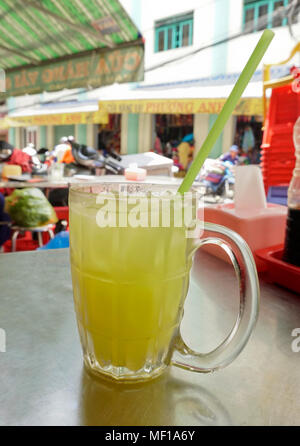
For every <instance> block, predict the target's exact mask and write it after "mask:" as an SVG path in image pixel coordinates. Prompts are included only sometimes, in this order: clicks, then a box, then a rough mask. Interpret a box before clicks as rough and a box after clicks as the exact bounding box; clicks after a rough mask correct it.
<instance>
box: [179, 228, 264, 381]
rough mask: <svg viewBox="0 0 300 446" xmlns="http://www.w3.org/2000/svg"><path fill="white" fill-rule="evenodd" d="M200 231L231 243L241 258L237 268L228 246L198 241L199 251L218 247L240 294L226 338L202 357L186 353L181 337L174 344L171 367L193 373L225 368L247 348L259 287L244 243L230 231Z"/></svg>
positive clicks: (210, 239)
mask: <svg viewBox="0 0 300 446" xmlns="http://www.w3.org/2000/svg"><path fill="white" fill-rule="evenodd" d="M204 230H205V231H208V232H214V233H216V234H222V235H225V236H226V237H227V238H229V239H230V240H231V242H233V244H234V245H235V247H236V248H237V250H238V253H239V256H240V257H241V264H240V263H239V261H238V260H237V257H236V255H235V253H234V252H233V250H232V249H231V247H230V245H229V243H227V242H226V241H224V240H223V239H221V238H214V237H207V238H204V239H202V240H199V242H198V243H197V247H196V248H195V250H197V249H198V248H199V247H201V246H204V245H207V244H213V245H217V246H220V247H221V248H222V249H223V250H224V251H225V252H226V254H227V255H228V256H229V258H230V260H231V262H232V264H233V267H234V270H235V274H236V277H237V279H238V284H239V290H240V306H239V313H238V316H237V319H236V322H235V324H234V326H233V328H232V330H231V332H230V334H229V335H228V336H227V338H226V339H225V340H224V341H223V342H222V343H221V344H220V345H219V346H218V347H217V348H215V349H214V350H212V351H211V352H209V353H206V354H202V353H198V352H195V351H194V350H192V349H190V348H189V347H188V346H187V345H186V344H185V342H184V340H183V339H182V337H181V334H180V330H179V333H178V336H177V339H176V340H175V349H174V353H173V356H172V359H171V364H173V365H175V366H176V367H180V368H183V369H186V370H190V371H193V372H202V373H209V372H213V371H215V370H218V369H221V368H223V367H226V366H227V365H228V364H230V363H231V362H232V361H234V359H235V358H236V357H237V356H238V355H239V354H240V353H241V351H242V350H243V348H244V347H245V345H246V344H247V342H248V340H249V337H250V335H251V333H252V330H253V328H254V326H255V323H256V320H257V317H258V308H259V283H258V277H257V271H256V266H255V262H254V259H253V256H252V253H251V251H250V248H249V247H248V245H247V243H246V242H245V240H243V239H242V237H241V236H240V235H239V234H237V233H236V232H233V231H231V230H230V229H228V228H226V227H224V226H220V225H216V224H213V223H204Z"/></svg>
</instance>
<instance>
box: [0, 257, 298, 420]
mask: <svg viewBox="0 0 300 446" xmlns="http://www.w3.org/2000/svg"><path fill="white" fill-rule="evenodd" d="M0 283H1V286H0V303H1V306H0V308H1V311H0V327H1V328H2V329H4V330H5V332H6V352H5V353H4V352H0V388H1V392H0V424H1V425H104V426H109V425H111V426H112V425H115V426H118V425H119V426H131V425H156V426H160V425H161V426H164V425H174V426H176V425H184V426H194V425H299V424H300V373H299V368H300V362H299V360H300V352H299V353H295V352H293V351H292V348H291V344H292V341H293V340H294V339H295V338H293V337H292V336H291V333H292V330H293V329H294V328H297V327H300V296H299V295H296V294H293V293H290V292H288V291H286V290H284V289H281V288H279V287H276V286H274V285H271V284H268V283H267V282H264V281H261V309H260V317H259V321H258V324H257V326H256V329H255V332H254V333H253V335H252V337H251V339H250V341H249V343H248V345H247V346H246V348H245V350H244V351H243V352H242V354H241V355H240V356H239V357H238V358H237V359H236V360H235V362H234V363H233V364H231V365H230V366H228V367H227V368H226V369H224V370H221V371H218V372H216V373H214V374H207V375H201V374H196V373H191V372H188V371H184V370H181V369H177V368H175V367H171V368H169V371H168V372H167V373H166V374H165V375H163V376H162V377H161V378H160V379H158V380H156V381H152V382H149V383H148V384H139V385H126V386H125V385H112V384H109V383H108V382H106V381H100V380H94V379H92V378H90V376H89V375H87V374H86V372H85V371H84V369H83V364H82V355H81V347H80V344H79V337H78V334H77V326H76V321H75V314H74V309H73V301H72V288H71V279H70V272H69V252H68V250H54V251H39V252H24V253H13V254H0ZM237 308H238V295H237V285H236V283H235V282H234V274H233V272H232V269H231V267H230V266H229V265H227V264H225V263H224V262H222V261H220V260H218V259H216V258H214V257H212V256H210V255H209V254H206V253H204V252H202V253H200V252H198V253H197V255H196V258H195V263H194V267H193V271H192V280H191V287H190V291H189V294H188V298H187V301H186V306H185V316H184V320H183V328H182V332H183V336H184V338H185V339H186V340H189V341H188V342H189V343H190V345H191V346H192V347H193V348H198V349H199V350H201V351H203V352H205V351H208V350H210V349H211V348H213V347H215V346H216V345H217V344H218V343H219V342H220V341H221V340H222V339H223V337H224V336H225V335H226V334H227V333H228V332H229V329H230V328H231V326H232V324H233V322H234V320H235V312H236V311H237ZM2 333H3V330H2ZM299 345H300V342H299Z"/></svg>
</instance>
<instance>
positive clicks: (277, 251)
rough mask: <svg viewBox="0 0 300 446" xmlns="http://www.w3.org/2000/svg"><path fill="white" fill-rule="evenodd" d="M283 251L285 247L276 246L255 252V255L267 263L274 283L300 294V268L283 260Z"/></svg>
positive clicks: (269, 275)
mask: <svg viewBox="0 0 300 446" xmlns="http://www.w3.org/2000/svg"><path fill="white" fill-rule="evenodd" d="M283 249H284V246H283V245H276V246H272V247H270V248H265V249H260V250H258V251H255V254H256V256H257V257H258V258H259V259H260V260H262V261H263V262H265V264H266V269H267V272H268V277H269V278H270V280H271V281H272V282H274V283H277V284H278V285H282V286H284V287H285V288H288V289H289V290H292V291H294V292H296V293H298V294H300V268H299V267H298V266H295V265H291V264H290V263H287V262H284V261H283V260H282V256H283Z"/></svg>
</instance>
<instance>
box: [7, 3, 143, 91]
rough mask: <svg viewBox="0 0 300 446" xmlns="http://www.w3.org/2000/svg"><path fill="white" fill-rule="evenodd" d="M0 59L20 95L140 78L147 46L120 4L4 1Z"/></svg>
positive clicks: (9, 85)
mask: <svg viewBox="0 0 300 446" xmlns="http://www.w3.org/2000/svg"><path fill="white" fill-rule="evenodd" d="M0 59H1V68H2V69H3V70H5V75H6V91H5V93H1V95H2V96H18V95H23V94H31V93H38V92H41V91H56V90H61V89H63V88H78V87H88V86H90V87H99V86H101V85H109V84H112V83H114V82H119V83H121V82H131V81H138V80H142V79H143V59H144V45H143V41H142V39H141V36H140V34H139V31H138V29H137V28H136V26H135V25H134V23H133V22H132V20H131V19H130V17H129V16H128V15H127V13H126V12H125V10H124V9H123V7H122V6H121V4H120V3H119V1H118V0H76V1H74V0H64V1H63V2H62V1H60V0H39V1H38V0H1V2H0Z"/></svg>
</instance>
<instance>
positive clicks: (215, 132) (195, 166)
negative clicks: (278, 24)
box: [178, 29, 274, 194]
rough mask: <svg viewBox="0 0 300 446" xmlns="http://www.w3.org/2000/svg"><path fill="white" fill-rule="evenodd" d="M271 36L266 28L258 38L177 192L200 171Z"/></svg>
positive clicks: (186, 188)
mask: <svg viewBox="0 0 300 446" xmlns="http://www.w3.org/2000/svg"><path fill="white" fill-rule="evenodd" d="M273 37H274V33H273V31H271V30H270V29H266V30H265V31H264V32H263V34H262V36H261V38H260V39H259V42H258V44H257V45H256V47H255V49H254V51H253V53H252V54H251V56H250V58H249V60H248V62H247V64H246V65H245V68H244V69H243V71H242V73H241V74H240V77H239V78H238V80H237V82H236V84H235V86H234V87H233V89H232V92H231V93H230V95H229V97H228V99H227V101H226V102H225V104H224V106H223V108H222V110H221V112H220V114H219V116H218V118H217V119H216V121H215V123H214V125H213V127H212V128H211V130H210V132H209V134H208V135H207V137H206V139H205V141H204V143H203V144H202V147H201V149H200V150H199V152H198V154H197V156H196V158H195V160H194V161H193V163H192V165H191V167H190V168H189V170H188V172H187V174H186V176H185V178H184V180H183V182H182V183H181V185H180V187H179V189H178V192H179V193H181V194H183V193H185V192H188V191H189V189H190V187H191V186H192V184H193V182H194V180H195V178H196V176H197V175H198V173H199V172H200V169H201V167H202V165H203V163H204V161H205V160H206V158H207V157H208V155H209V153H210V151H211V149H212V147H213V145H214V144H215V142H216V141H217V139H218V137H219V136H220V134H221V132H222V130H223V128H224V127H225V124H226V122H227V121H228V119H229V118H230V116H231V114H232V112H233V110H234V109H235V107H236V105H237V103H238V101H239V99H240V97H241V96H242V94H243V92H244V90H245V88H246V87H247V85H248V83H249V81H250V79H251V77H252V76H253V73H254V72H255V70H256V68H257V66H258V64H259V62H260V61H261V59H262V58H263V56H264V54H265V52H266V51H267V49H268V46H269V45H270V43H271V40H272V39H273Z"/></svg>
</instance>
